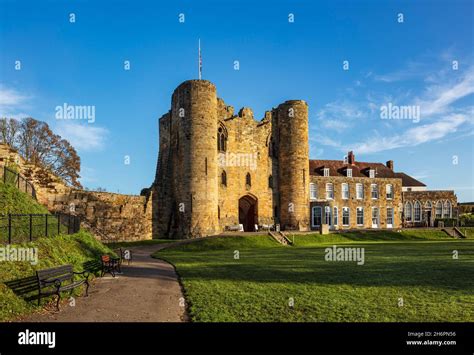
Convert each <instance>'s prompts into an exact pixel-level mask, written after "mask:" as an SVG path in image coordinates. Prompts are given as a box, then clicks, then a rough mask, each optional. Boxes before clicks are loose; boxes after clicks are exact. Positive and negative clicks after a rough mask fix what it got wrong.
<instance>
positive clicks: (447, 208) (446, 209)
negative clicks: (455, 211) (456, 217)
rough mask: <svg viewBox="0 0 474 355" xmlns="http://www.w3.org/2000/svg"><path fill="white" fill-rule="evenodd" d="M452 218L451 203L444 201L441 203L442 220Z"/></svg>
mask: <svg viewBox="0 0 474 355" xmlns="http://www.w3.org/2000/svg"><path fill="white" fill-rule="evenodd" d="M451 216H452V205H451V201H448V200H446V201H444V203H443V218H451Z"/></svg>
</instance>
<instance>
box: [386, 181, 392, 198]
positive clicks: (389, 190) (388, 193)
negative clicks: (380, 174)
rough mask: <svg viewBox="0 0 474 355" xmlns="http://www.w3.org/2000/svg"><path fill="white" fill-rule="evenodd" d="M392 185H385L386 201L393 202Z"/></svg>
mask: <svg viewBox="0 0 474 355" xmlns="http://www.w3.org/2000/svg"><path fill="white" fill-rule="evenodd" d="M393 195H394V194H393V185H392V184H387V185H385V197H386V199H387V200H393Z"/></svg>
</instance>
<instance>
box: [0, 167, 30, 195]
mask: <svg viewBox="0 0 474 355" xmlns="http://www.w3.org/2000/svg"><path fill="white" fill-rule="evenodd" d="M0 181H3V183H4V184H7V185H12V186H15V187H17V188H18V189H19V190H20V191H22V192H24V193H27V194H28V195H30V196H31V197H33V198H34V199H35V200H36V190H35V188H34V186H33V184H32V183H31V182H30V181H29V180H28V179H26V178H25V177H24V176H21V175H20V174H19V173H18V172H16V171H14V170H12V169H10V168H7V167H6V166H3V167H0Z"/></svg>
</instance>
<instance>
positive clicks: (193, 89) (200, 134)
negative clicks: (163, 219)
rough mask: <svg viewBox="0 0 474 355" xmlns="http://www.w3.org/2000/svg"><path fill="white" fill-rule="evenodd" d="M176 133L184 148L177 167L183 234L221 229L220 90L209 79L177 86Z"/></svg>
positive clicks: (177, 198)
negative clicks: (218, 165)
mask: <svg viewBox="0 0 474 355" xmlns="http://www.w3.org/2000/svg"><path fill="white" fill-rule="evenodd" d="M171 115H172V121H173V123H172V129H174V130H175V132H174V133H172V136H173V137H174V136H176V138H175V139H176V141H177V143H176V146H177V149H178V150H180V152H179V154H177V156H179V157H180V159H181V158H182V161H176V169H175V174H174V178H175V186H176V190H175V204H176V206H177V210H178V214H181V216H182V217H181V218H179V220H180V223H179V224H181V225H180V226H179V229H180V230H181V233H183V234H184V235H186V236H189V237H199V236H203V235H208V234H215V233H216V232H218V178H217V173H218V172H217V93H216V87H215V86H214V85H213V84H212V83H211V82H209V81H206V80H188V81H185V82H184V83H182V84H181V85H179V86H178V88H176V90H175V91H174V93H173V97H172V105H171Z"/></svg>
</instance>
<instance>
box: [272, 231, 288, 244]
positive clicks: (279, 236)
mask: <svg viewBox="0 0 474 355" xmlns="http://www.w3.org/2000/svg"><path fill="white" fill-rule="evenodd" d="M268 235H270V236H271V237H272V238H273V239H275V240H276V241H277V242H278V243H280V244H282V245H285V246H290V245H293V243H292V242H291V241H290V240H289V239H288V238H287V237H286V235H285V234H284V233H283V232H271V231H268Z"/></svg>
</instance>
